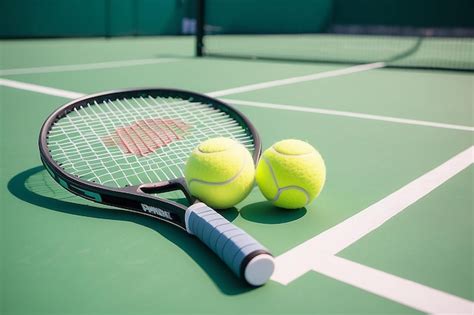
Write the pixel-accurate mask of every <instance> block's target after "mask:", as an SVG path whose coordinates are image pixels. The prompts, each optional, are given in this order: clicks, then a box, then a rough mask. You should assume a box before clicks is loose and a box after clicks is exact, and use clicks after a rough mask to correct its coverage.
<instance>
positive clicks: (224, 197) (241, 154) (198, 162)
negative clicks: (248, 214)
mask: <svg viewBox="0 0 474 315" xmlns="http://www.w3.org/2000/svg"><path fill="white" fill-rule="evenodd" d="M184 176H185V179H186V184H187V185H188V188H189V190H190V192H191V194H192V195H193V196H195V197H197V198H198V199H199V200H201V201H203V202H204V203H206V204H207V205H208V206H210V207H213V208H216V209H225V208H230V207H232V206H234V205H236V204H237V203H239V202H240V201H242V200H243V199H244V198H245V197H247V195H248V194H249V192H250V190H251V189H252V187H253V183H254V180H255V165H254V163H253V159H252V156H251V155H250V152H249V151H248V150H247V149H246V148H245V147H244V146H243V145H242V144H240V143H239V142H237V141H235V140H232V139H229V138H213V139H209V140H206V141H204V142H203V143H201V144H200V145H198V146H197V147H196V148H195V149H194V150H193V152H192V153H191V156H190V157H189V159H188V161H187V163H186V167H185V169H184Z"/></svg>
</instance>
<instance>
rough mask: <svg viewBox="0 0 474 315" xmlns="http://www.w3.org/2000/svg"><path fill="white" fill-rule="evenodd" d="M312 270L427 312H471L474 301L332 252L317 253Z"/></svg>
mask: <svg viewBox="0 0 474 315" xmlns="http://www.w3.org/2000/svg"><path fill="white" fill-rule="evenodd" d="M313 270H314V271H316V272H318V273H321V274H323V275H326V276H328V277H330V278H333V279H336V280H338V281H341V282H344V283H347V284H350V285H352V286H354V287H357V288H360V289H362V290H365V291H368V292H371V293H373V294H376V295H379V296H381V297H384V298H388V299H390V300H392V301H395V302H398V303H400V304H403V305H406V306H409V307H411V308H414V309H417V310H419V311H422V312H425V313H430V314H474V303H472V302H471V301H469V300H465V299H463V298H460V297H457V296H454V295H451V294H449V293H446V292H442V291H439V290H436V289H433V288H430V287H427V286H424V285H422V284H419V283H416V282H413V281H410V280H406V279H403V278H399V277H397V276H394V275H391V274H388V273H385V272H383V271H380V270H377V269H373V268H370V267H367V266H364V265H361V264H358V263H356V262H353V261H350V260H347V259H344V258H341V257H337V256H332V255H319V256H318V259H315V261H314V266H313Z"/></svg>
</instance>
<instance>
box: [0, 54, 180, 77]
mask: <svg viewBox="0 0 474 315" xmlns="http://www.w3.org/2000/svg"><path fill="white" fill-rule="evenodd" d="M173 61H176V59H172V58H160V59H135V60H125V61H108V62H97V63H84V64H76V65H62V66H44V67H32V68H16V69H0V76H7V75H16V74H33V73H52V72H65V71H81V70H93V69H109V68H120V67H131V66H140V65H149V64H156V63H167V62H173Z"/></svg>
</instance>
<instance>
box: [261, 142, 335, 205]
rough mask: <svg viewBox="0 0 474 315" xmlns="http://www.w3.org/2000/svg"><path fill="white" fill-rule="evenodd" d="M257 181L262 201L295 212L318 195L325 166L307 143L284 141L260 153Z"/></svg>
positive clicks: (322, 182)
mask: <svg viewBox="0 0 474 315" xmlns="http://www.w3.org/2000/svg"><path fill="white" fill-rule="evenodd" d="M256 180H257V184H258V187H259V188H260V191H261V192H262V193H263V195H264V196H265V198H267V199H268V200H270V201H271V202H272V203H273V204H274V205H275V206H277V207H280V208H286V209H297V208H302V207H304V206H306V205H307V204H309V203H310V202H311V201H312V200H313V199H314V198H316V197H317V196H318V195H319V193H320V192H321V190H322V188H323V186H324V182H325V180H326V166H325V165H324V160H323V158H322V157H321V155H320V154H319V152H318V151H316V149H314V148H313V147H312V146H311V145H310V144H308V143H306V142H304V141H300V140H293V139H291V140H283V141H279V142H277V143H275V144H274V145H273V146H272V147H271V148H269V149H267V150H266V151H265V152H264V153H263V155H262V157H261V158H260V161H259V162H258V165H257V171H256Z"/></svg>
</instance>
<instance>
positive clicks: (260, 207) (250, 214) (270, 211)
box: [240, 201, 306, 224]
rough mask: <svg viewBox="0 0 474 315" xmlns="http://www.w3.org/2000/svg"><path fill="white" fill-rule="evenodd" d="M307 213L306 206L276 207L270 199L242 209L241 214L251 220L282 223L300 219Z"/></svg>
mask: <svg viewBox="0 0 474 315" xmlns="http://www.w3.org/2000/svg"><path fill="white" fill-rule="evenodd" d="M305 214H306V208H300V209H294V210H287V209H281V208H278V207H275V206H274V205H272V204H271V203H270V202H269V201H262V202H256V203H252V204H250V205H247V206H245V207H243V208H242V209H240V215H241V216H242V217H243V218H244V219H246V220H249V221H253V222H258V223H265V224H281V223H287V222H291V221H295V220H298V219H299V218H301V217H303V216H304V215H305Z"/></svg>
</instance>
